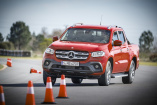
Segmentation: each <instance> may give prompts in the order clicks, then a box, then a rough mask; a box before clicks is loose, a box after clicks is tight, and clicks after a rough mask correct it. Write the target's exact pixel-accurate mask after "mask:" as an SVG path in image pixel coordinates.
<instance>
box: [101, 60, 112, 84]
mask: <svg viewBox="0 0 157 105" xmlns="http://www.w3.org/2000/svg"><path fill="white" fill-rule="evenodd" d="M111 71H112V65H111V62H110V61H108V62H107V65H106V70H105V73H104V74H103V75H101V77H100V78H99V79H98V84H99V86H108V85H109V84H110V81H111Z"/></svg>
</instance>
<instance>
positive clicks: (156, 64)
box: [140, 62, 157, 66]
mask: <svg viewBox="0 0 157 105" xmlns="http://www.w3.org/2000/svg"><path fill="white" fill-rule="evenodd" d="M140 65H147V66H157V62H140Z"/></svg>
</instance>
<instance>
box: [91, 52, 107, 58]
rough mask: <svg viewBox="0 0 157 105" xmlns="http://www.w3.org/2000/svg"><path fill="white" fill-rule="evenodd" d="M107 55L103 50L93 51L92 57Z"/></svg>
mask: <svg viewBox="0 0 157 105" xmlns="http://www.w3.org/2000/svg"><path fill="white" fill-rule="evenodd" d="M104 55H105V52H103V51H97V52H92V57H102V56H104Z"/></svg>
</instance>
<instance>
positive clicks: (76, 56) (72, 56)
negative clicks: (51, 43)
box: [55, 50, 89, 61]
mask: <svg viewBox="0 0 157 105" xmlns="http://www.w3.org/2000/svg"><path fill="white" fill-rule="evenodd" d="M55 54H56V58H58V59H62V60H76V61H84V60H86V59H87V58H88V56H89V53H88V52H87V51H70V50H56V52H55Z"/></svg>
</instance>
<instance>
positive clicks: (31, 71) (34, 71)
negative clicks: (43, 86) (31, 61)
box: [30, 68, 41, 74]
mask: <svg viewBox="0 0 157 105" xmlns="http://www.w3.org/2000/svg"><path fill="white" fill-rule="evenodd" d="M30 73H39V74H41V71H38V70H35V69H34V68H31V70H30Z"/></svg>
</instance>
